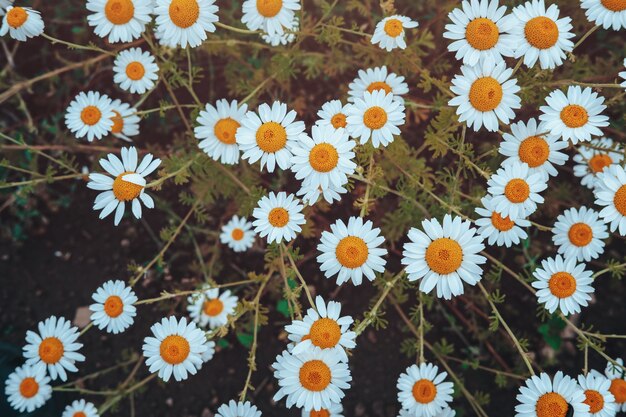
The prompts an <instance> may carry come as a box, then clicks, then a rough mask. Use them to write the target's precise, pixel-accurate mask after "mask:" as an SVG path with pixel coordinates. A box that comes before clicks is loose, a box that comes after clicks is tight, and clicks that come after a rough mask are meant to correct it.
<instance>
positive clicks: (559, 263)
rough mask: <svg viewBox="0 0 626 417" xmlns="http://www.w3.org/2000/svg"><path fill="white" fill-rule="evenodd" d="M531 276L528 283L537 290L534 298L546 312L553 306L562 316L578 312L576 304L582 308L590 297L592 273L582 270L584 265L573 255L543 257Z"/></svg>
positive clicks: (552, 309) (552, 311) (552, 310)
mask: <svg viewBox="0 0 626 417" xmlns="http://www.w3.org/2000/svg"><path fill="white" fill-rule="evenodd" d="M533 276H534V277H535V278H536V279H537V281H534V282H533V283H532V284H531V285H532V286H533V287H534V288H536V289H537V290H538V291H537V298H538V301H539V303H540V304H545V308H546V310H548V311H549V312H550V313H554V312H555V311H556V310H557V309H559V310H560V311H561V312H562V313H563V314H566V315H567V314H574V313H580V307H586V306H587V305H588V302H589V300H591V295H590V294H592V293H593V287H592V286H591V283H592V282H593V278H592V273H591V271H587V270H585V264H577V263H576V258H575V257H574V258H565V259H563V258H562V257H561V255H557V256H556V257H555V258H548V259H545V260H543V261H542V262H541V268H537V269H535V272H533Z"/></svg>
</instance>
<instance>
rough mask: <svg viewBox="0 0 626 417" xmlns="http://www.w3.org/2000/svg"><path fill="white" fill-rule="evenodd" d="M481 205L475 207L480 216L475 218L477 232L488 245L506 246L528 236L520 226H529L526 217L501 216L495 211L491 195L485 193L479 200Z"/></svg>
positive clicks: (517, 242)
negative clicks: (511, 217)
mask: <svg viewBox="0 0 626 417" xmlns="http://www.w3.org/2000/svg"><path fill="white" fill-rule="evenodd" d="M480 201H481V202H482V203H483V207H484V208H483V207H476V209H475V211H476V213H477V214H478V215H479V216H481V217H480V218H479V219H477V220H476V222H475V223H476V226H478V234H479V235H481V236H482V237H483V239H487V243H488V244H489V245H494V244H496V245H498V246H506V247H507V248H510V247H511V245H518V244H519V243H520V241H522V240H525V239H526V238H528V234H527V233H526V231H525V230H524V229H522V227H530V222H529V221H528V220H526V219H521V218H520V219H516V220H515V221H513V220H511V219H510V218H509V217H506V216H505V217H502V216H501V215H500V213H498V212H497V211H495V205H494V204H493V197H491V196H490V195H487V196H485V197H483V198H482V199H481V200H480Z"/></svg>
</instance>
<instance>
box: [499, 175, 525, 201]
mask: <svg viewBox="0 0 626 417" xmlns="http://www.w3.org/2000/svg"><path fill="white" fill-rule="evenodd" d="M504 195H505V197H506V198H507V199H508V200H509V201H510V202H511V203H515V204H519V203H523V202H524V201H526V199H528V197H529V196H530V186H529V185H528V183H527V182H526V181H524V180H523V179H521V178H513V179H512V180H511V181H509V182H508V184H507V185H506V186H505V187H504Z"/></svg>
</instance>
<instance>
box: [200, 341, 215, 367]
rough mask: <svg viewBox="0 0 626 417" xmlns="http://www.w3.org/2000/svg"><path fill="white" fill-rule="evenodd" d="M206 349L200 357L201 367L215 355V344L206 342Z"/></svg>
mask: <svg viewBox="0 0 626 417" xmlns="http://www.w3.org/2000/svg"><path fill="white" fill-rule="evenodd" d="M206 347H207V349H206V350H205V351H204V353H203V354H202V355H201V358H202V364H203V365H204V364H205V363H207V362H209V361H210V360H211V359H213V356H214V355H215V342H214V341H212V340H209V341H207V342H206Z"/></svg>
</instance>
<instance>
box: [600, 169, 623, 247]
mask: <svg viewBox="0 0 626 417" xmlns="http://www.w3.org/2000/svg"><path fill="white" fill-rule="evenodd" d="M594 194H595V196H596V204H597V205H599V206H603V207H604V208H603V209H602V210H601V211H600V217H602V220H604V222H605V223H607V224H609V227H610V230H611V232H615V231H616V230H619V234H620V235H622V236H626V171H625V170H624V168H623V167H621V166H619V165H611V166H610V167H608V168H607V169H605V170H604V172H602V173H601V174H599V175H598V181H597V182H596V188H595V190H594Z"/></svg>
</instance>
